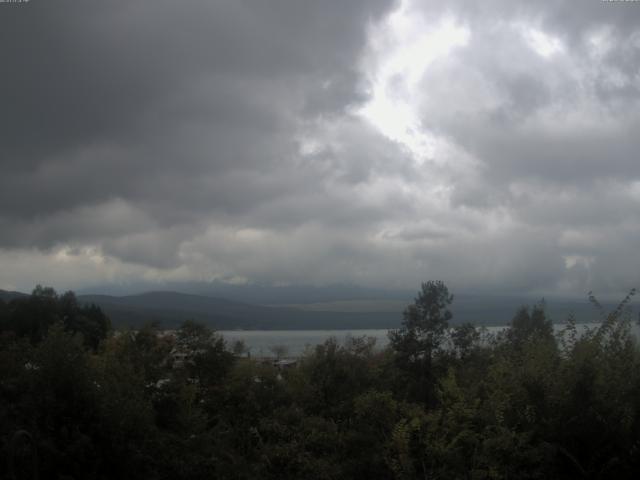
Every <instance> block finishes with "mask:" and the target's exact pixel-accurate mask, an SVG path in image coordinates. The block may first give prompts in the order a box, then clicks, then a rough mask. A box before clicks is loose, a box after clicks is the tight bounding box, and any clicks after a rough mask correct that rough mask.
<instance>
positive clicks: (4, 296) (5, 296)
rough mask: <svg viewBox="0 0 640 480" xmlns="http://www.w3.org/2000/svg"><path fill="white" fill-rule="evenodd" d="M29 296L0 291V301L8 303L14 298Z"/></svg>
mask: <svg viewBox="0 0 640 480" xmlns="http://www.w3.org/2000/svg"><path fill="white" fill-rule="evenodd" d="M28 296H29V295H28V294H26V293H22V292H9V291H7V290H0V300H2V301H4V302H10V301H11V300H13V299H14V298H21V297H28Z"/></svg>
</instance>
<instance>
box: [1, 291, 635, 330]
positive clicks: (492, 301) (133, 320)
mask: <svg viewBox="0 0 640 480" xmlns="http://www.w3.org/2000/svg"><path fill="white" fill-rule="evenodd" d="M369 293H370V292H369ZM22 296H26V294H24V293H20V292H7V291H3V290H0V299H3V300H4V301H10V300H12V299H14V298H19V297H22ZM78 300H79V301H80V302H83V303H95V304H96V305H99V306H100V307H101V308H102V309H103V310H104V311H105V313H106V314H107V315H108V316H109V318H111V321H112V323H113V324H114V326H116V327H125V326H130V327H134V328H135V327H139V326H141V325H143V324H145V323H148V322H159V323H160V324H161V325H162V326H164V327H165V328H173V327H176V326H177V325H179V324H180V323H181V322H182V321H184V320H187V319H191V320H196V321H199V322H202V323H205V324H207V325H209V326H211V327H213V328H215V329H219V330H233V329H245V330H248V329H256V330H322V329H327V330H331V329H375V328H397V327H399V326H400V323H401V321H402V312H403V310H404V308H405V307H406V306H407V305H408V304H410V303H411V302H412V299H411V298H409V299H407V300H404V299H395V300H389V299H375V298H374V299H366V298H365V299H362V298H358V299H353V300H344V299H339V300H337V301H325V302H315V303H296V304H278V303H277V302H275V304H272V305H258V304H251V303H244V302H241V301H235V300H228V299H222V298H216V297H211V296H205V295H194V294H186V293H179V292H175V291H155V292H147V293H142V294H138V295H123V296H115V295H91V294H89V295H79V296H78ZM533 303H536V302H535V301H533V300H532V299H531V298H526V297H510V296H487V295H463V294H461V295H456V296H455V299H454V302H453V305H452V311H453V321H452V323H453V324H459V323H464V322H471V323H475V324H477V325H505V324H507V323H508V322H509V321H510V320H511V318H513V316H514V314H515V312H516V310H517V309H518V308H519V307H520V306H522V305H531V304H533ZM546 303H547V313H548V314H549V316H550V317H551V319H552V320H553V321H554V322H556V323H560V322H563V321H565V320H566V319H567V318H568V316H569V314H571V313H573V315H574V316H575V318H576V320H577V321H578V322H593V321H597V320H598V313H597V311H596V310H595V309H594V308H593V306H592V305H591V304H590V303H589V302H588V301H587V300H586V299H584V300H581V299H577V300H576V299H561V298H560V299H558V298H554V299H549V300H548V301H547V302H546ZM603 306H604V307H605V309H607V310H611V309H613V308H615V304H611V303H603ZM636 306H637V304H636ZM636 310H637V308H636Z"/></svg>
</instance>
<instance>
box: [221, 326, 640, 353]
mask: <svg viewBox="0 0 640 480" xmlns="http://www.w3.org/2000/svg"><path fill="white" fill-rule="evenodd" d="M598 325H599V324H596V323H583V324H578V325H577V328H578V331H581V330H582V331H583V330H584V329H586V328H593V327H597V326H598ZM565 326H566V325H564V324H555V325H554V329H555V330H556V332H558V331H560V330H562V329H563V328H565ZM505 328H507V327H504V326H500V327H485V329H486V333H487V334H496V333H498V332H500V331H501V330H504V329H505ZM632 331H633V332H634V333H635V334H636V336H638V334H639V333H640V329H639V327H638V326H637V324H633V325H632ZM218 333H220V334H221V335H222V336H223V337H224V338H225V340H226V341H227V343H228V344H229V345H230V346H231V345H232V344H233V342H235V341H236V340H243V341H244V342H245V345H246V346H247V347H248V348H249V351H250V352H251V355H252V356H257V357H272V356H275V355H274V353H273V351H272V349H273V348H275V347H285V348H286V354H285V356H292V357H297V356H300V355H302V354H303V353H304V351H305V350H306V349H307V348H313V347H314V346H316V345H319V344H321V343H324V342H325V341H326V340H328V339H329V338H331V337H334V338H336V339H337V340H338V342H344V340H345V339H346V338H347V337H348V336H351V337H362V336H367V337H373V338H375V339H376V347H377V348H380V349H382V348H384V347H385V346H386V345H387V344H388V343H389V337H388V333H389V330H387V329H371V330H219V331H218Z"/></svg>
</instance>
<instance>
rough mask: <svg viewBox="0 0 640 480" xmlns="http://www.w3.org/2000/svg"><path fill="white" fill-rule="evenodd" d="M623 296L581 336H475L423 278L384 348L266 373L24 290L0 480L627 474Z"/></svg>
mask: <svg viewBox="0 0 640 480" xmlns="http://www.w3.org/2000/svg"><path fill="white" fill-rule="evenodd" d="M633 293H635V292H634V291H632V292H631V294H630V296H628V297H627V298H626V299H625V300H624V301H623V302H622V303H621V304H620V305H619V307H618V308H616V309H614V310H613V311H611V312H605V311H604V308H602V307H601V306H600V304H599V303H598V302H597V300H596V299H595V298H593V297H592V299H591V300H592V303H593V305H594V309H595V311H596V312H599V314H600V315H601V323H600V324H599V326H598V327H597V328H594V329H592V330H589V331H587V333H585V334H583V335H579V334H578V332H577V329H576V328H575V323H574V320H573V319H569V321H568V322H567V324H566V327H565V330H564V331H563V332H562V334H561V335H560V336H558V337H555V336H554V334H553V330H552V325H551V322H550V321H549V319H548V317H547V315H546V313H545V310H544V305H535V306H532V307H526V306H523V307H521V308H519V309H517V310H516V311H515V312H514V316H513V318H512V320H511V323H510V328H509V329H507V330H506V331H505V332H504V333H503V334H500V335H498V336H495V337H491V338H486V337H483V336H482V335H481V334H480V332H479V330H477V329H476V327H474V326H473V325H470V324H464V325H459V326H456V327H455V328H453V329H452V328H450V323H451V322H452V321H453V318H452V313H451V305H452V304H453V303H454V302H455V299H454V298H453V296H452V295H451V294H450V293H449V291H448V289H447V287H446V286H445V285H444V284H442V283H440V282H428V283H425V284H423V285H422V288H421V290H420V291H419V293H418V296H417V298H416V299H415V301H414V303H413V304H411V305H409V306H408V307H407V309H406V310H405V312H404V315H403V319H402V326H401V328H399V329H398V330H396V331H393V332H392V333H391V334H390V346H389V347H388V348H387V349H386V350H384V351H382V352H380V351H377V350H375V349H374V348H373V343H372V341H371V340H370V339H367V338H353V339H350V340H349V341H347V343H345V344H339V343H338V342H336V341H335V340H329V341H327V342H326V343H324V344H322V345H318V346H317V347H316V348H315V349H314V350H313V351H310V352H309V353H308V354H306V355H305V356H303V357H302V358H300V359H299V361H298V363H297V364H293V365H289V366H288V367H286V368H285V367H281V368H278V366H277V365H274V364H273V363H272V362H260V361H257V360H254V359H251V358H247V357H246V355H245V354H244V352H243V349H242V345H235V346H233V348H232V346H229V345H227V344H226V343H225V341H224V339H223V338H222V337H220V336H219V335H217V334H216V333H215V332H213V331H212V330H210V329H209V328H207V327H206V326H203V325H201V324H198V323H196V322H184V323H183V324H182V325H181V327H180V329H179V330H178V332H177V334H176V335H175V336H173V337H171V336H163V335H160V334H159V332H158V331H157V330H156V329H155V327H154V326H153V325H147V326H146V327H144V328H142V329H139V330H137V331H124V332H118V333H117V334H116V333H115V332H114V331H113V330H112V329H111V328H110V323H109V321H108V319H107V318H106V316H105V315H104V314H103V312H102V311H101V309H100V308H98V307H95V306H84V305H80V304H78V302H77V301H76V299H75V296H74V295H73V294H72V293H66V294H64V295H58V294H56V292H54V291H53V290H51V289H47V288H37V289H36V290H35V291H34V292H33V294H32V295H31V296H29V297H25V298H14V299H12V300H10V301H9V302H5V301H3V300H0V452H1V455H2V462H1V463H0V477H2V478H20V479H23V478H36V476H37V475H39V478H51V479H70V478H71V479H77V480H80V479H109V478H113V479H116V478H117V479H120V478H139V479H211V478H219V479H358V478H361V479H414V478H415V479H424V478H441V479H445V478H446V479H449V478H473V479H525V478H526V479H532V478H540V479H543V478H545V479H546V478H560V479H562V478H566V479H570V478H571V479H573V478H616V479H625V478H636V477H637V473H638V471H640V351H639V350H638V346H637V343H636V341H635V338H634V337H633V336H632V335H631V334H630V325H631V321H632V319H631V314H630V313H629V311H628V310H627V308H626V307H627V306H628V304H629V300H630V298H631V296H632V295H633ZM12 476H13V477H12Z"/></svg>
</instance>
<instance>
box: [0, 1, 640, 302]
mask: <svg viewBox="0 0 640 480" xmlns="http://www.w3.org/2000/svg"><path fill="white" fill-rule="evenodd" d="M401 5H403V6H404V8H406V9H407V11H408V13H407V16H406V17H407V18H406V19H405V21H406V22H408V23H411V22H414V21H415V22H417V21H418V20H419V19H421V20H422V21H423V25H422V27H421V28H425V29H428V28H431V27H433V26H434V25H438V22H440V21H441V20H442V19H445V18H449V19H452V21H453V22H454V23H455V24H456V25H458V26H460V27H462V28H464V29H466V30H467V31H468V40H467V41H466V42H462V43H460V44H459V45H458V46H457V47H455V48H452V49H451V51H448V52H447V53H446V54H442V55H439V56H436V57H435V59H434V60H433V62H431V63H428V64H427V66H426V67H425V68H424V72H422V71H421V72H420V74H419V75H417V78H415V79H412V80H411V79H408V78H409V77H410V75H407V74H406V72H396V73H395V74H393V75H391V76H390V77H389V78H388V79H387V81H388V84H387V85H386V87H387V93H388V95H389V98H390V99H392V101H393V102H400V103H402V102H404V103H402V104H403V105H404V106H405V107H407V108H408V109H409V110H410V111H411V114H412V115H415V117H416V118H417V119H418V120H417V122H416V125H409V127H411V129H413V130H417V131H418V133H420V134H424V135H425V136H427V137H429V138H430V139H434V144H435V147H434V148H433V151H432V152H431V151H430V153H429V154H423V155H417V154H416V152H415V151H414V149H413V146H412V145H411V144H408V143H406V144H405V143H403V141H402V140H398V138H395V137H394V136H393V135H389V134H388V132H385V131H384V128H381V129H378V128H377V127H376V126H375V125H378V124H377V123H376V122H372V123H371V124H370V123H369V120H370V119H369V120H368V119H367V118H365V116H364V115H363V114H362V110H361V108H362V107H363V106H364V105H368V102H371V101H373V100H375V98H374V97H375V95H376V92H377V90H376V88H375V87H376V85H375V82H376V78H378V77H377V75H378V74H379V72H378V71H377V70H376V69H377V68H378V67H380V65H382V66H384V64H385V59H386V55H390V54H391V53H390V52H391V50H392V48H391V47H390V46H389V45H387V44H386V43H385V41H387V39H386V37H385V36H384V28H385V27H384V25H386V24H385V22H386V21H387V17H386V14H388V13H390V12H392V11H394V10H396V9H397V8H398V7H399V6H401ZM0 7H1V8H0V65H2V75H1V77H0V82H1V83H0V85H1V88H0V105H1V106H2V109H1V110H0V165H1V168H2V175H1V176H0V261H2V262H3V267H4V268H3V271H4V273H3V276H2V277H0V282H4V284H7V285H8V284H13V283H15V284H16V285H17V284H19V282H21V281H22V282H28V283H33V282H35V281H45V280H46V278H35V277H33V276H34V275H37V274H38V272H42V271H44V270H47V271H49V270H48V269H50V271H51V272H61V271H62V270H64V274H63V275H62V277H63V278H65V279H66V280H65V281H68V282H72V281H73V279H74V278H75V279H76V280H75V281H76V282H85V283H86V282H89V283H91V282H92V281H96V282H98V281H100V282H110V281H118V280H119V279H122V278H127V279H133V280H134V281H135V280H139V279H140V278H144V279H145V280H148V281H153V280H154V279H170V280H172V281H181V280H199V279H211V278H217V279H233V280H234V281H261V282H285V283H287V282H289V283H291V282H299V283H331V282H336V281H338V282H347V283H348V282H354V283H365V284H376V285H383V286H398V287H403V288H404V287H410V286H413V285H416V284H417V283H418V282H420V281H421V280H425V279H428V278H443V279H445V280H448V281H451V282H453V284H454V286H458V287H462V288H473V289H475V290H478V289H487V290H492V289H493V290H495V289H499V288H509V289H515V290H529V291H544V290H545V289H546V290H547V291H548V290H558V291H571V292H577V291H581V290H583V289H584V288H585V286H589V288H594V289H597V288H602V289H606V290H611V291H613V290H616V289H618V290H620V289H624V288H627V287H628V286H630V285H629V283H633V282H634V281H637V280H638V277H637V273H634V272H637V271H640V270H638V267H640V264H639V263H638V261H635V260H633V259H627V260H626V261H624V260H623V255H629V254H630V253H631V252H632V251H633V245H634V244H637V239H638V232H640V218H639V217H638V214H637V212H638V211H640V209H639V208H638V207H639V206H640V205H639V203H640V164H639V163H638V162H637V161H636V153H637V151H638V150H639V149H640V137H639V136H638V135H637V134H636V132H637V131H639V128H640V114H638V113H637V112H639V111H640V110H639V108H638V107H640V83H639V82H638V78H640V72H639V66H640V33H639V32H640V30H638V27H637V25H639V24H640V4H639V5H633V4H631V3H625V2H617V3H616V2H599V1H589V2H573V1H571V2H570V1H547V2H525V1H507V0H489V1H486V2H481V3H474V4H471V3H469V2H466V1H465V2H463V1H453V2H447V3H443V2H417V1H416V2H411V1H405V2H394V1H392V0H379V1H378V0H376V1H373V2H372V1H365V0H357V1H350V2H339V1H334V0H331V1H329V2H312V1H299V0H276V1H269V2H262V1H240V0H228V1H222V0H220V1H205V0H189V1H175V0H174V1H171V2H170V1H167V0H157V1H150V0H146V1H143V0H130V1H124V0H114V1H110V2H99V1H82V2H76V1H67V0H60V1H56V2H51V1H49V2H44V1H37V0H32V1H31V2H28V3H26V4H21V5H19V6H18V5H13V6H8V5H2V4H0ZM396 33H397V32H396ZM398 37H399V38H401V39H402V38H403V35H399V36H398ZM408 46H411V45H408ZM405 47H406V46H405ZM428 48H430V46H429V45H427V50H428ZM436 49H437V45H436ZM430 54H431V53H430V52H429V51H426V52H418V54H417V55H416V56H415V57H412V58H413V61H414V63H415V62H420V59H421V56H426V57H428V56H429V55H430ZM372 59H373V60H372ZM412 82H414V83H415V85H413V84H412ZM404 113H406V112H405V111H404V110H402V109H401V112H400V114H398V112H397V111H394V110H393V109H391V110H384V109H383V115H382V116H380V115H379V117H378V118H377V119H376V120H378V121H379V122H383V123H384V122H386V123H387V124H391V125H393V124H397V123H400V127H401V128H400V130H401V133H403V132H404V130H403V124H402V122H403V121H405V120H404V119H403V114H404ZM383 116H386V118H382V117H383ZM378 126H379V125H378ZM404 126H407V125H404ZM405 130H407V129H405ZM404 133H406V132H404ZM51 275H54V274H53V273H52V274H51ZM32 278H34V279H32ZM29 279H31V280H29ZM11 282H13V283H11ZM2 285H3V283H0V288H1V287H2Z"/></svg>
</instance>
